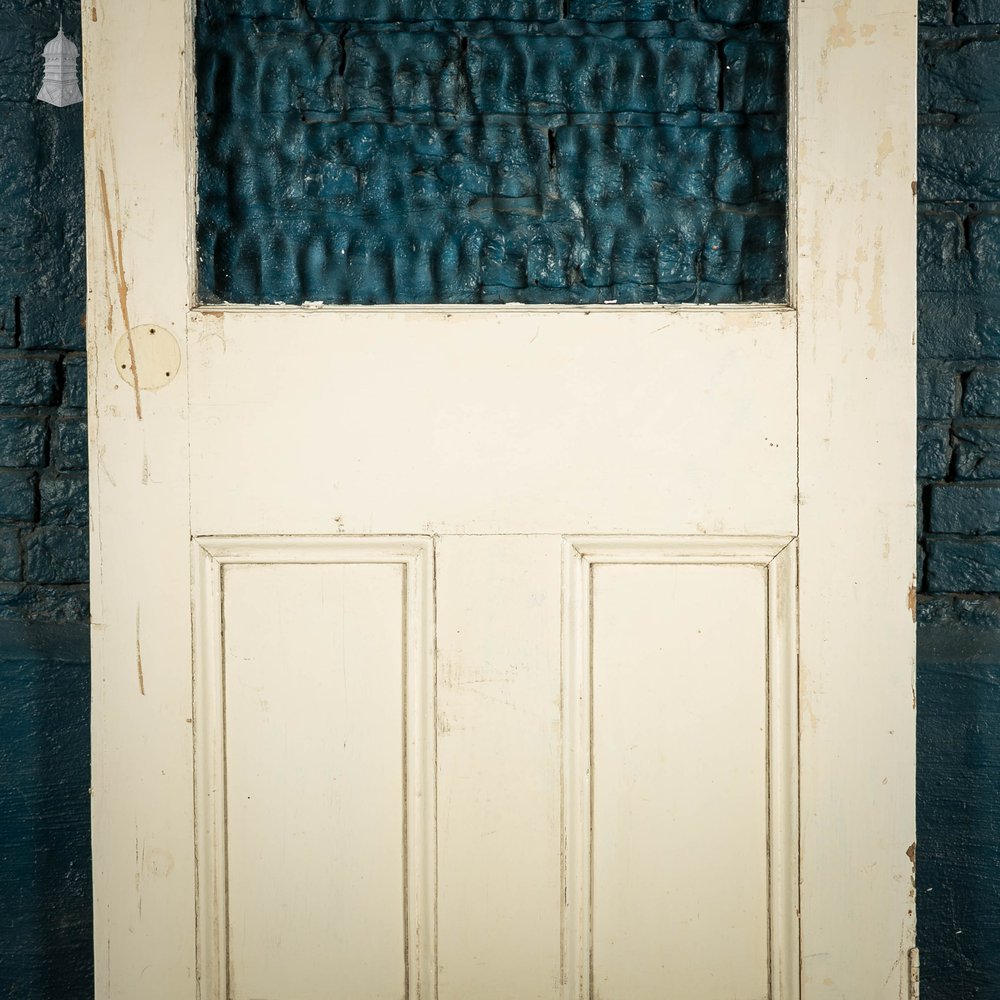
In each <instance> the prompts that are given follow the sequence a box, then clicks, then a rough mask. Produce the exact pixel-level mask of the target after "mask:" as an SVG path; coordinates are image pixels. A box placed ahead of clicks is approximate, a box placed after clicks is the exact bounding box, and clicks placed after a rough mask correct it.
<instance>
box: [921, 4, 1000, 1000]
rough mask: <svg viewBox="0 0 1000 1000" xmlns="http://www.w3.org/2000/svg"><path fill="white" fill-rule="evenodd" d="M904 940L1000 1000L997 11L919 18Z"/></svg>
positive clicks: (935, 8) (967, 995) (930, 968)
mask: <svg viewBox="0 0 1000 1000" xmlns="http://www.w3.org/2000/svg"><path fill="white" fill-rule="evenodd" d="M920 15H921V29H920V52H919V65H920V111H921V127H920V163H919V178H920V205H919V271H918V289H919V303H918V306H919V327H918V331H919V332H918V350H919V387H918V388H919V424H918V438H919V455H918V475H919V477H920V487H921V501H922V502H921V506H920V515H919V516H920V534H921V551H920V555H921V581H920V582H921V590H922V592H923V593H922V596H921V599H920V602H919V613H920V622H921V626H920V630H919V635H918V670H917V696H918V716H917V720H918V721H917V726H918V734H917V756H918V782H917V785H918V789H917V792H918V807H917V821H918V865H917V875H918V890H919V906H918V911H917V914H918V936H919V943H920V947H921V953H922V962H921V965H922V975H923V995H924V996H925V997H927V998H929V1000H953V998H956V1000H971V998H979V997H981V998H994V997H1000V902H998V899H1000V781H998V775H1000V598H998V596H997V592H998V591H1000V2H997V0H922V2H921V10H920Z"/></svg>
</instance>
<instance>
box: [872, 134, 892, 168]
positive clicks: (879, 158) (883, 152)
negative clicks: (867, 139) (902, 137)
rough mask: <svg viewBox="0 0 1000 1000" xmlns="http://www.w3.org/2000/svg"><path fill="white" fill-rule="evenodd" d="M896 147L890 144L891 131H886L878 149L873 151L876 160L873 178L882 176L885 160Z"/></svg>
mask: <svg viewBox="0 0 1000 1000" xmlns="http://www.w3.org/2000/svg"><path fill="white" fill-rule="evenodd" d="M895 148H896V147H895V146H894V145H893V144H892V129H886V130H885V132H883V133H882V138H881V140H880V141H879V144H878V149H876V150H875V153H876V160H875V176H876V177H881V176H882V167H883V166H884V165H885V161H886V158H887V157H888V156H889V154H890V153H891V152H892V151H893V150H894V149H895Z"/></svg>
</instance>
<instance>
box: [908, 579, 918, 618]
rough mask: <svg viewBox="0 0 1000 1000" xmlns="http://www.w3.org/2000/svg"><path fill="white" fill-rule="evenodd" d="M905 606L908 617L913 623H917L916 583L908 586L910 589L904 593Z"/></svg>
mask: <svg viewBox="0 0 1000 1000" xmlns="http://www.w3.org/2000/svg"><path fill="white" fill-rule="evenodd" d="M906 606H907V607H908V608H909V609H910V617H911V618H912V619H913V623H914V624H916V622H917V582H916V580H914V581H913V583H911V584H910V589H909V590H908V591H907V592H906Z"/></svg>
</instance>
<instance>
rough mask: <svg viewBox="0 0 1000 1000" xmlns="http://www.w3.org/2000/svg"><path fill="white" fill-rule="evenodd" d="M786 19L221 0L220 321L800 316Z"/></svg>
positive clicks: (216, 279) (649, 10)
mask: <svg viewBox="0 0 1000 1000" xmlns="http://www.w3.org/2000/svg"><path fill="white" fill-rule="evenodd" d="M262 15H264V16H262ZM785 16H786V15H785V8H784V4H783V2H778V0H761V2H747V0H738V2H732V0H702V2H701V3H695V2H694V0H667V2H642V3H635V4H627V5H626V4H621V3H616V2H601V0H574V2H569V3H567V4H565V5H564V4H563V3H562V2H561V0H560V2H558V3H555V2H554V3H544V2H537V3H527V2H515V0H489V2H485V0H482V2H480V0H466V2H459V0H424V2H418V3H406V4H404V3H397V2H393V0H381V2H378V3H374V4H369V5H366V6H364V8H363V9H361V10H360V11H359V7H358V5H355V4H346V3H343V2H340V0H305V2H304V4H303V5H301V6H299V7H296V6H295V5H294V4H283V3H280V2H278V3H274V2H271V3H264V4H257V3H251V2H237V3H223V2H221V0H201V2H200V4H199V14H198V20H197V25H198V46H197V48H198V59H197V62H198V107H199V137H200V141H199V150H200V170H199V191H200V206H199V244H200V247H199V257H200V261H201V268H200V278H201V281H200V284H201V294H202V297H203V299H205V300H206V301H218V300H223V301H236V302H250V303H253V302H303V301H324V302H333V303H345V304H374V303H390V302H414V303H419V302H442V303H448V302H455V303H476V302H483V303H500V302H529V303H530V302H539V303H547V302H552V303H568V304H572V303H601V302H606V301H618V302H650V301H665V302H690V301H697V302H737V301H748V300H753V301H780V300H782V299H783V298H784V295H785V270H786V264H785V250H784V248H785V202H786V196H787V195H786V189H787V178H786V173H787V171H786V167H785V159H786V157H785V148H786V141H785V104H786V95H785V79H786V60H785V52H786V28H785V23H784V21H785ZM251 137H252V138H253V141H248V139H250V138H251ZM651 195H652V196H651Z"/></svg>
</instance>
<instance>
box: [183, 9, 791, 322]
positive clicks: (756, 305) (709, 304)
mask: <svg viewBox="0 0 1000 1000" xmlns="http://www.w3.org/2000/svg"><path fill="white" fill-rule="evenodd" d="M197 7H198V0H193V2H192V3H191V8H193V9H192V10H190V11H189V16H190V17H191V20H192V25H191V28H190V30H191V32H192V42H191V44H192V46H193V47H196V45H197V31H196V25H195V21H196V19H197V16H198V13H197ZM788 7H789V10H788V15H787V19H786V21H785V22H783V26H784V36H785V40H786V53H785V55H786V64H785V67H784V69H785V72H784V80H785V106H784V110H783V111H781V112H779V116H780V117H784V119H785V122H786V126H785V130H784V132H785V136H784V138H785V198H784V209H785V211H784V220H785V225H784V248H783V249H784V254H783V262H782V263H783V271H784V286H785V287H784V294H783V295H781V296H776V297H775V298H773V299H772V298H767V299H763V300H748V301H733V300H731V299H728V298H720V299H719V300H717V301H714V302H713V301H711V300H710V299H700V300H696V301H689V300H684V299H681V298H677V299H673V298H665V299H661V300H654V299H647V300H638V301H636V302H635V303H625V302H622V301H619V300H617V299H614V300H610V301H607V300H602V299H595V300H593V301H581V302H573V301H571V298H572V296H573V294H574V292H575V289H577V288H579V287H580V286H579V285H574V286H568V287H567V286H563V287H559V288H555V287H554V288H553V289H552V291H553V292H554V293H555V297H553V299H552V300H551V301H531V298H532V297H533V296H531V295H530V294H529V293H530V289H528V288H526V287H524V288H519V289H516V295H515V296H512V297H511V299H510V300H507V301H503V302H491V301H485V302H469V301H461V300H456V301H395V302H390V301H386V302H372V303H370V304H361V303H336V302H330V301H327V297H326V296H322V297H319V298H317V299H315V300H313V299H309V298H307V297H306V296H305V295H303V299H304V301H287V302H286V301H285V300H283V299H279V298H278V297H277V296H274V298H275V301H274V302H273V303H272V302H255V301H232V302H230V301H222V300H220V299H216V298H214V297H202V292H203V290H202V288H201V273H200V268H197V267H196V268H195V273H194V275H193V277H192V289H193V290H192V301H193V302H195V303H196V308H202V309H206V310H217V309H225V310H233V309H259V308H292V309H294V308H306V309H315V308H320V309H363V310H381V309H404V310H418V311H421V312H423V311H447V312H453V311H456V310H462V311H464V310H466V309H476V310H481V311H486V312H495V311H497V310H503V309H506V308H518V309H542V310H545V309H555V310H559V311H567V310H575V309H587V310H590V309H601V310H602V311H603V310H608V309H615V308H629V309H636V308H643V309H645V308H659V309H685V308H699V309H705V308H723V309H728V308H739V309H741V310H755V311H759V310H773V309H780V308H790V307H793V305H794V301H795V275H794V261H795V228H796V227H795V225H794V220H795V211H796V210H795V188H796V183H795V162H794V159H795V158H794V148H795V147H794V137H795V128H794V125H795V122H794V117H795V116H794V97H795V67H796V59H797V57H796V49H795V37H796V30H795V19H796V17H797V5H796V4H795V3H790V4H789V5H788ZM438 21H439V22H441V21H442V19H438ZM623 21H624V19H623ZM345 23H347V22H345ZM350 23H351V24H352V25H354V24H355V23H361V22H360V21H359V22H353V21H352V22H350ZM372 23H375V22H372ZM444 23H452V24H460V23H461V22H458V21H454V22H447V21H445V22H444ZM555 23H556V24H558V23H561V22H555ZM648 23H655V22H648ZM677 23H678V24H681V23H684V22H677ZM696 23H697V24H698V26H699V27H698V28H697V29H696V30H697V31H705V30H708V29H710V28H711V26H712V25H713V24H715V22H711V21H698V22H696ZM778 24H779V22H774V25H778ZM727 29H729V30H731V31H734V32H751V33H752V32H754V31H756V30H757V25H756V24H755V23H748V24H746V25H738V26H730V25H724V24H722V23H721V22H719V23H718V30H719V31H720V32H722V31H725V30H727ZM764 31H765V34H766V33H767V28H766V27H765V29H764ZM720 44H721V43H720ZM196 55H197V54H196ZM197 86H198V83H197V80H195V81H194V83H193V87H192V89H193V90H195V91H196V90H197ZM720 87H721V78H720ZM197 103H198V99H197V95H195V97H194V100H192V104H193V105H196V104H197ZM198 113H199V110H198V107H194V106H193V107H192V108H191V119H192V129H191V135H190V137H189V140H190V141H191V142H192V144H193V148H194V149H195V150H197V151H198V152H197V156H196V160H197V163H198V168H199V170H200V168H201V166H202V161H203V154H204V150H203V149H202V148H201V147H200V146H199V143H198V131H199V129H198V124H197V121H198V117H197V116H198ZM621 114H622V113H619V112H608V113H607V115H608V116H612V117H613V116H616V115H618V116H621ZM699 114H705V113H699ZM718 114H719V115H720V116H723V115H724V113H723V112H722V111H721V109H720V111H719V112H718ZM550 117H556V116H550ZM562 117H566V118H567V120H569V121H572V119H573V117H574V115H573V113H572V112H570V113H568V114H567V115H563V116H562ZM747 117H749V114H748V113H747ZM344 124H354V123H352V122H344ZM713 124H714V123H713ZM746 127H747V128H749V122H748V123H747V125H746ZM692 131H694V130H692ZM741 134H742V133H741ZM551 136H552V132H551V130H550V141H551ZM744 162H745V161H744ZM199 186H200V181H198V180H197V179H196V181H195V188H196V191H197V190H198V188H199ZM762 203H763V204H769V202H767V201H762V200H761V199H757V198H753V199H751V201H749V202H748V203H747V204H748V205H749V206H753V205H757V204H762ZM702 204H703V205H704V206H709V205H717V206H719V208H721V209H722V211H723V213H724V212H725V211H726V210H727V208H728V206H727V205H726V203H725V202H724V201H723V200H722V199H721V198H716V199H714V201H707V202H704V203H699V205H702ZM717 210H718V209H716V211H717ZM198 224H199V216H198V215H197V213H196V218H195V219H194V220H192V223H191V227H192V237H191V239H192V241H193V243H194V246H196V247H197V251H196V252H197V253H198V254H199V255H200V253H201V247H200V246H198V243H197V237H198ZM545 227H546V223H545V220H543V221H542V224H541V226H540V227H539V228H540V229H544V228H545ZM649 238H650V239H651V240H652V241H654V242H657V243H658V242H660V241H659V240H657V237H656V234H655V231H651V232H650V237H649ZM341 252H343V251H341ZM610 263H612V264H613V257H612V258H610ZM481 276H482V272H480V277H481ZM654 280H655V279H654ZM348 283H349V282H348ZM537 283H538V282H537V281H536V282H535V284H537ZM483 285H484V282H482V281H481V280H480V281H479V282H478V287H479V288H480V289H481V288H482V287H483ZM611 287H615V286H614V285H612V286H611ZM653 287H655V286H653ZM670 287H679V286H670ZM715 287H716V288H719V289H724V287H725V286H722V285H718V286H715ZM322 290H323V289H321V291H322ZM709 294H711V293H709ZM560 296H565V298H564V299H561V298H560Z"/></svg>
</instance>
